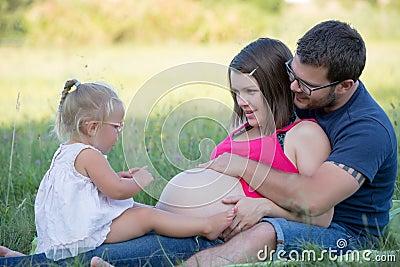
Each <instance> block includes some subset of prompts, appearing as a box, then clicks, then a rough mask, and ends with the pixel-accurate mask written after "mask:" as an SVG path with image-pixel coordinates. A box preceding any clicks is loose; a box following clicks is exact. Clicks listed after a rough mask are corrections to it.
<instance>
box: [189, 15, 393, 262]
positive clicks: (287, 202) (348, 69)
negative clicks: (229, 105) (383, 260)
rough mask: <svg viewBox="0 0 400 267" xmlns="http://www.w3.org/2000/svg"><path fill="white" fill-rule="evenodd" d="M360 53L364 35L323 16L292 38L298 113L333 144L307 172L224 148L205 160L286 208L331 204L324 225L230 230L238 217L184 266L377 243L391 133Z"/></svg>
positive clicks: (310, 209) (389, 183) (388, 191)
mask: <svg viewBox="0 0 400 267" xmlns="http://www.w3.org/2000/svg"><path fill="white" fill-rule="evenodd" d="M365 60H366V49H365V45H364V41H363V39H362V37H361V36H360V35H359V33H358V32H357V31H356V30H354V29H353V28H351V27H350V26H349V25H348V24H346V23H343V22H339V21H325V22H322V23H320V24H318V25H316V26H315V27H313V28H312V29H311V30H309V31H308V32H307V33H306V34H305V35H304V36H303V37H302V38H301V39H300V40H299V41H298V43H297V49H296V53H295V56H294V58H293V59H291V60H289V61H288V62H287V63H286V68H287V72H288V75H289V78H290V80H291V82H292V83H291V90H292V91H293V92H294V93H295V105H296V107H297V114H298V115H299V116H300V117H302V118H303V117H313V118H315V119H316V120H317V121H318V122H319V124H320V125H321V126H322V128H323V129H324V131H325V132H326V134H327V135H328V138H329V140H330V143H331V146H332V152H331V154H330V156H329V157H328V159H327V160H326V161H325V162H324V163H323V164H322V165H321V166H320V167H319V168H318V170H317V171H316V173H315V174H314V175H313V176H304V175H298V174H291V173H284V172H280V171H277V170H274V169H271V168H270V167H269V166H267V165H263V164H260V163H258V162H254V161H249V160H248V159H245V158H241V157H239V156H235V155H231V154H224V155H222V156H220V157H219V158H218V159H217V160H215V161H214V162H212V163H210V164H209V166H208V168H211V169H214V170H217V171H220V172H223V173H225V174H228V175H231V176H236V177H239V176H241V177H243V178H244V179H245V180H246V181H247V182H248V183H251V184H252V185H259V186H258V187H257V188H256V190H257V191H258V192H259V193H260V194H262V195H264V196H265V197H266V198H269V199H270V200H272V201H273V202H275V203H276V204H278V205H280V206H281V207H283V208H286V209H288V210H291V211H295V212H299V213H306V214H308V215H311V216H317V215H320V214H322V213H324V212H326V211H327V210H329V209H330V208H332V207H334V209H335V212H334V217H333V220H332V223H331V225H330V226H329V227H328V228H322V227H318V226H312V225H307V224H303V223H298V222H291V221H287V220H285V219H282V218H263V219H261V220H260V223H258V224H256V225H255V226H253V227H251V228H250V229H248V230H246V231H243V232H242V233H241V234H239V235H237V233H238V232H240V231H241V229H242V228H243V226H244V225H243V223H242V221H243V222H244V221H245V220H242V221H241V219H242V218H239V219H237V221H236V223H235V225H236V227H235V229H231V230H232V233H231V234H229V236H228V237H229V238H230V237H232V239H231V240H229V241H228V242H226V243H224V244H223V245H220V246H216V247H213V248H210V249H206V250H203V251H201V252H199V253H197V254H196V255H194V256H193V257H191V258H190V259H189V260H188V261H187V263H188V265H196V264H199V265H200V266H203V265H204V266H209V265H213V266H220V265H226V264H232V263H240V262H246V261H249V260H260V259H265V258H267V257H265V255H264V254H266V253H267V254H269V253H270V254H271V255H272V254H274V253H273V252H274V251H279V252H278V253H275V254H274V255H275V256H278V257H290V255H296V254H294V253H292V254H290V253H291V251H301V250H302V249H305V248H306V247H305V245H307V244H310V243H312V244H314V245H317V246H318V247H320V249H323V250H327V251H328V252H331V253H335V252H336V253H338V252H340V251H342V252H345V251H348V250H359V249H364V248H374V247H375V246H376V242H377V240H378V238H379V237H381V236H382V230H383V228H384V227H385V226H386V225H387V223H388V220H389V209H390V208H391V198H392V195H393V191H394V184H395V180H396V175H397V160H398V159H397V140H396V134H395V131H394V129H393V126H392V124H391V122H390V120H389V118H388V117H387V115H386V114H385V113H384V111H383V110H382V109H381V108H380V107H379V105H378V104H377V103H376V102H375V101H374V100H373V98H372V97H371V95H370V94H369V93H368V91H367V90H366V88H365V86H364V84H363V83H362V82H361V81H360V80H359V77H360V75H361V73H362V71H363V69H364V66H365ZM298 142H301V140H298ZM304 160H307V159H304ZM243 166H246V167H245V169H243ZM241 201H248V200H246V199H245V198H240V197H238V198H236V199H231V203H237V205H239V203H240V202H241ZM246 228H248V227H246ZM261 252H262V253H261ZM297 255H298V254H297Z"/></svg>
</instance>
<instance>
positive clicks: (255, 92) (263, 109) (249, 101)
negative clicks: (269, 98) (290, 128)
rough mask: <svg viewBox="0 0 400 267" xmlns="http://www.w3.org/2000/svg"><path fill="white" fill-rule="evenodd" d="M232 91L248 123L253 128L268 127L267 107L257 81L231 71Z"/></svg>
mask: <svg viewBox="0 0 400 267" xmlns="http://www.w3.org/2000/svg"><path fill="white" fill-rule="evenodd" d="M231 90H232V91H233V92H234V93H235V94H236V101H237V103H238V104H239V107H240V108H241V109H242V110H243V113H244V115H245V116H246V118H247V121H248V123H249V124H250V125H251V126H253V127H263V126H266V122H267V114H268V112H267V106H266V101H265V100H264V95H263V94H262V92H261V90H260V88H259V85H258V82H257V80H256V79H255V78H254V77H253V76H250V75H248V74H244V73H241V72H238V71H231Z"/></svg>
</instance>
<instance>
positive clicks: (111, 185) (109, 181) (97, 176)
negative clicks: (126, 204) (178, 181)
mask: <svg viewBox="0 0 400 267" xmlns="http://www.w3.org/2000/svg"><path fill="white" fill-rule="evenodd" d="M75 168H76V170H77V171H78V172H79V173H81V174H82V175H84V176H87V177H89V178H90V179H91V180H92V182H93V183H94V184H95V185H96V186H97V188H98V189H99V190H100V191H101V192H102V193H103V194H104V195H106V196H108V197H110V198H112V199H128V198H131V197H133V196H134V195H136V194H137V193H139V192H140V191H141V190H142V189H143V187H145V186H147V185H148V184H150V183H151V182H152V181H153V176H152V175H151V174H150V173H149V172H148V171H147V170H146V169H145V168H142V169H140V170H136V171H134V172H133V177H132V176H131V177H132V179H127V178H122V177H120V176H119V175H118V174H117V173H116V172H115V171H114V170H113V169H112V168H111V166H110V164H109V163H108V161H107V160H106V158H105V157H104V156H103V154H101V153H100V152H98V151H96V150H94V149H90V148H88V149H84V150H82V151H81V153H79V155H78V157H77V158H76V161H75ZM121 176H128V175H127V174H126V173H123V174H122V175H121Z"/></svg>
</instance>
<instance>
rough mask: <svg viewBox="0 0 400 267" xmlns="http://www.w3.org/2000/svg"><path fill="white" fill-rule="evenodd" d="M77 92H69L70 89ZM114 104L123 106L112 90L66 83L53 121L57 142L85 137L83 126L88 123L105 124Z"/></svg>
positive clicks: (84, 84) (99, 84) (86, 84)
mask: <svg viewBox="0 0 400 267" xmlns="http://www.w3.org/2000/svg"><path fill="white" fill-rule="evenodd" d="M73 86H75V87H76V89H75V90H74V91H72V92H70V91H71V89H72V87H73ZM115 104H118V105H122V106H123V103H122V101H121V99H120V98H119V97H118V95H117V94H116V93H115V92H114V90H113V89H112V88H111V87H110V86H109V85H107V84H103V83H98V82H96V83H82V84H81V83H80V82H78V80H75V79H73V80H69V81H67V82H66V83H65V86H64V89H63V91H62V95H61V100H60V104H59V108H58V113H57V118H56V121H55V127H54V132H55V133H56V135H57V136H58V138H59V139H60V140H68V139H70V138H71V137H72V136H79V135H82V134H85V133H84V132H82V126H83V125H84V124H85V123H86V122H88V121H92V120H95V121H105V120H107V118H109V117H110V116H111V114H112V112H113V111H114V106H115Z"/></svg>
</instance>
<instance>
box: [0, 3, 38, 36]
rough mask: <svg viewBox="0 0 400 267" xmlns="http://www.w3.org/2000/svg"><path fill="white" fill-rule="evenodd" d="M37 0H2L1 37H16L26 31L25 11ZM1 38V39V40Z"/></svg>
mask: <svg viewBox="0 0 400 267" xmlns="http://www.w3.org/2000/svg"><path fill="white" fill-rule="evenodd" d="M34 1H35V0H1V1H0V38H1V39H7V37H8V38H14V37H18V36H21V35H23V34H24V33H26V26H25V25H24V22H23V11H24V10H26V9H27V8H28V7H29V5H31V4H32V3H33V2H34ZM1 39H0V41H1Z"/></svg>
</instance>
